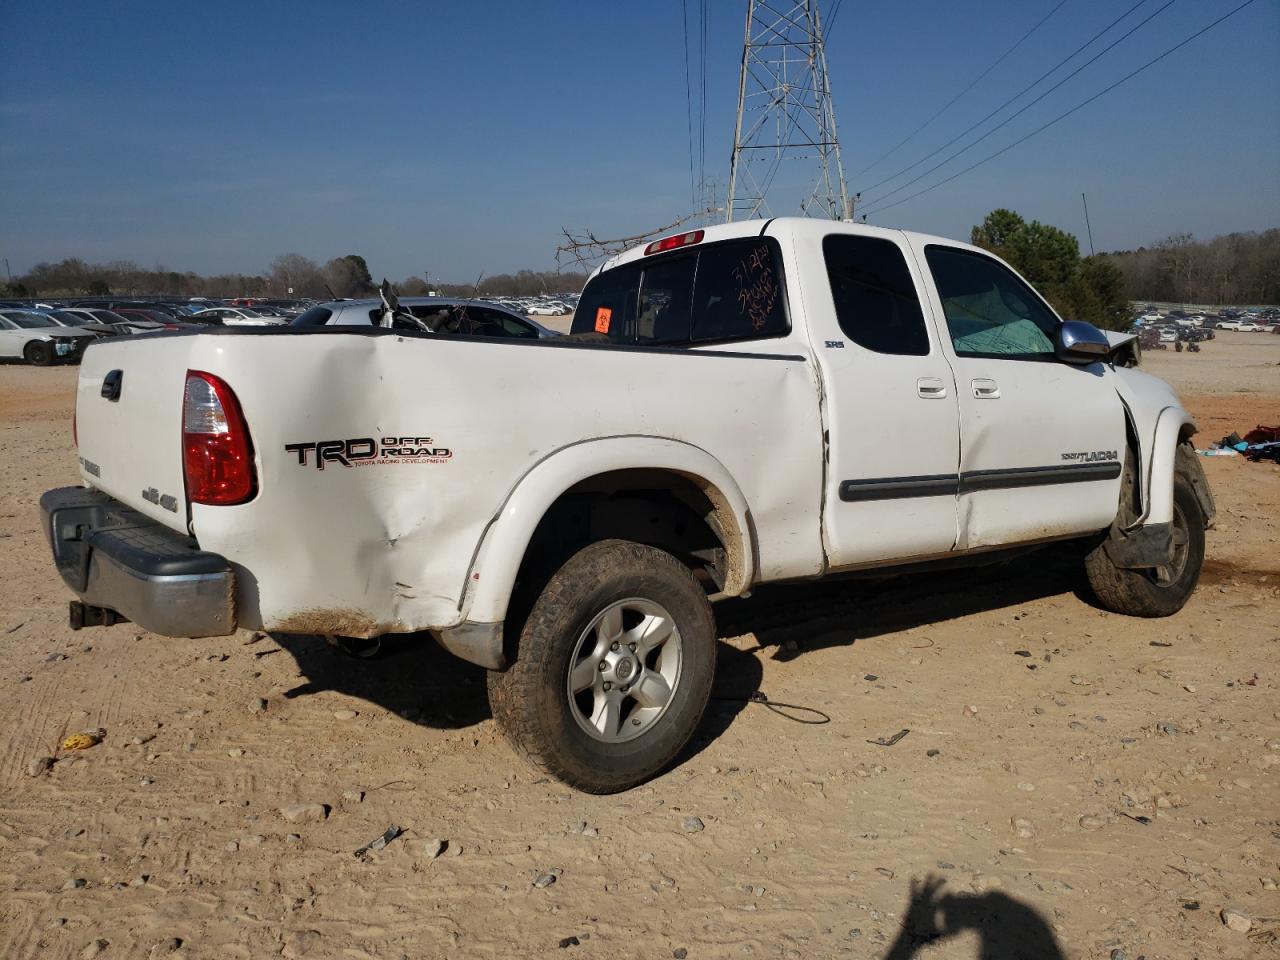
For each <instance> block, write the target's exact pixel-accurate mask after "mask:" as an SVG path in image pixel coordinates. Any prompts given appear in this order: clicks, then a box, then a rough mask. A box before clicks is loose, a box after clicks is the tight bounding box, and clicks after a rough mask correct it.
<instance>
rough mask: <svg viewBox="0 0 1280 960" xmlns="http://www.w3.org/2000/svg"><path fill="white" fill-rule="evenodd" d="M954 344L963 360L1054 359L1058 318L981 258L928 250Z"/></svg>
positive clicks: (1012, 278) (1001, 269) (949, 250)
mask: <svg viewBox="0 0 1280 960" xmlns="http://www.w3.org/2000/svg"><path fill="white" fill-rule="evenodd" d="M925 259H926V261H928V264H929V271H930V272H931V273H932V274H933V281H934V283H935V284H936V285H937V287H938V296H939V297H940V298H941V300H942V309H943V311H944V312H945V313H946V317H947V328H948V329H949V330H950V331H951V343H952V345H953V346H954V347H955V351H956V355H957V356H960V357H964V356H970V357H1009V358H1012V359H1016V358H1022V359H1027V360H1041V359H1045V358H1048V357H1052V356H1053V355H1054V353H1053V340H1054V335H1055V333H1056V332H1057V328H1058V319H1057V317H1055V316H1054V315H1053V311H1051V310H1050V309H1049V308H1048V307H1047V306H1045V303H1044V301H1043V300H1041V299H1040V297H1039V296H1038V295H1037V294H1036V292H1035V291H1034V290H1032V289H1031V288H1030V287H1028V286H1027V285H1026V284H1025V283H1023V282H1022V281H1021V280H1019V279H1018V277H1017V276H1015V275H1014V274H1013V273H1012V272H1011V271H1009V270H1008V269H1006V268H1005V267H1004V266H1002V265H1001V264H999V263H997V262H996V261H994V260H992V259H990V258H989V257H984V256H982V255H981V254H978V253H970V252H969V251H967V250H956V249H953V248H950V247H939V246H928V247H926V248H925Z"/></svg>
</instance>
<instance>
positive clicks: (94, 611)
mask: <svg viewBox="0 0 1280 960" xmlns="http://www.w3.org/2000/svg"><path fill="white" fill-rule="evenodd" d="M70 622H71V629H72V630H83V629H84V628H85V627H114V626H115V625H116V624H117V623H128V622H129V618H128V617H122V616H120V614H118V613H116V612H115V611H114V610H108V609H107V608H106V607H95V606H92V605H90V604H87V603H81V602H80V601H79V600H72V601H71V604H70Z"/></svg>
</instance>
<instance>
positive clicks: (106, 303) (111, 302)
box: [74, 297, 179, 319]
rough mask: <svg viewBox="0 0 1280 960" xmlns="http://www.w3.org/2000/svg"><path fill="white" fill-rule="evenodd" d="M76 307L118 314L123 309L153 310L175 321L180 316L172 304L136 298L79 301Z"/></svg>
mask: <svg viewBox="0 0 1280 960" xmlns="http://www.w3.org/2000/svg"><path fill="white" fill-rule="evenodd" d="M74 305H75V306H77V307H89V308H94V309H104V310H114V311H116V312H117V313H119V312H120V310H121V309H129V310H151V311H153V312H155V313H162V314H164V315H165V316H166V317H171V318H173V319H178V316H179V311H178V309H177V307H174V306H172V305H171V304H167V303H161V302H160V301H158V300H139V299H137V298H136V297H134V298H125V297H116V298H114V299H103V300H78V301H76V303H75V304H74Z"/></svg>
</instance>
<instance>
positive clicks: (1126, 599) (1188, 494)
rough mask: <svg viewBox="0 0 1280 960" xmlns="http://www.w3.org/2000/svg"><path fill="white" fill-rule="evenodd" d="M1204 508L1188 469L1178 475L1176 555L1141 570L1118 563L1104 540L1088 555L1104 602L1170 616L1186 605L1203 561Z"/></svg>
mask: <svg viewBox="0 0 1280 960" xmlns="http://www.w3.org/2000/svg"><path fill="white" fill-rule="evenodd" d="M1204 530H1205V517H1204V511H1203V510H1202V509H1201V507H1200V501H1199V499H1197V497H1196V494H1195V490H1193V489H1192V487H1191V481H1190V480H1189V479H1187V476H1186V474H1185V473H1176V474H1174V477H1173V557H1172V559H1171V560H1170V562H1169V564H1168V565H1166V566H1163V567H1155V568H1151V569H1142V570H1126V569H1123V568H1121V567H1117V566H1115V565H1114V564H1113V563H1112V562H1111V558H1110V556H1108V555H1107V551H1106V548H1105V546H1104V545H1103V544H1099V545H1098V546H1097V547H1095V548H1094V549H1093V550H1092V551H1091V552H1090V553H1089V555H1088V557H1086V558H1085V573H1086V574H1087V575H1088V578H1089V586H1091V587H1092V588H1093V592H1094V595H1095V596H1097V598H1098V600H1099V602H1100V603H1101V604H1102V605H1103V606H1104V607H1106V608H1107V609H1108V610H1110V611H1112V612H1114V613H1122V614H1125V615H1126V616H1130V617H1169V616H1172V615H1173V614H1175V613H1177V612H1178V611H1179V610H1181V609H1182V607H1183V605H1184V604H1185V603H1186V602H1187V600H1188V599H1190V597H1191V594H1192V593H1193V592H1194V591H1195V588H1196V584H1197V583H1199V582H1200V568H1201V567H1202V566H1203V565H1204Z"/></svg>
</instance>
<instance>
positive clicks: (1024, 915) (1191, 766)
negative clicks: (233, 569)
mask: <svg viewBox="0 0 1280 960" xmlns="http://www.w3.org/2000/svg"><path fill="white" fill-rule="evenodd" d="M1144 364H1145V367H1146V369H1148V370H1150V371H1151V372H1153V373H1156V374H1157V375H1160V376H1163V377H1166V378H1167V379H1169V380H1170V381H1171V382H1172V383H1173V384H1174V385H1175V386H1176V387H1178V388H1179V390H1180V391H1181V392H1182V393H1183V399H1184V402H1185V403H1186V404H1187V406H1188V408H1189V409H1190V410H1191V412H1192V414H1193V415H1194V416H1195V417H1196V418H1197V420H1198V422H1199V425H1200V428H1201V433H1200V435H1199V436H1198V437H1197V441H1198V443H1197V445H1198V446H1200V447H1204V446H1206V445H1207V444H1208V443H1209V442H1210V441H1211V440H1216V439H1219V438H1221V437H1222V436H1223V435H1224V434H1227V433H1230V432H1231V431H1233V430H1235V431H1238V432H1240V433H1241V434H1243V433H1244V432H1246V431H1247V430H1248V429H1250V428H1252V427H1253V426H1255V425H1256V424H1259V423H1268V424H1274V423H1280V366H1278V365H1277V364H1280V337H1277V336H1268V335H1265V334H1235V333H1224V334H1220V335H1219V337H1218V339H1217V340H1214V341H1212V342H1209V343H1206V344H1204V345H1203V350H1202V352H1200V353H1198V354H1191V353H1181V354H1177V353H1174V352H1172V351H1170V352H1167V353H1159V352H1153V353H1149V354H1147V355H1146V357H1145V358H1144ZM74 380H75V370H74V369H71V368H62V369H32V368H20V367H14V366H3V367H0V443H2V444H3V451H4V453H3V455H2V456H0V485H2V487H3V489H4V491H5V495H4V500H3V503H2V504H0V570H3V571H4V576H3V577H0V639H2V640H3V643H2V644H0V729H2V730H3V731H4V733H3V752H2V753H0V956H3V957H6V958H24V957H79V956H82V955H90V956H91V955H100V956H102V957H104V958H112V957H146V956H148V955H155V956H186V957H190V958H196V957H226V958H239V957H244V958H257V957H266V956H276V955H283V956H285V957H295V956H298V957H300V956H308V957H339V956H342V957H356V958H363V957H377V958H388V960H396V958H399V957H401V956H407V957H413V958H419V957H444V956H450V957H454V956H466V957H497V958H505V957H520V956H542V955H545V956H559V957H578V958H605V957H608V958H629V957H652V958H665V957H671V956H673V953H674V952H676V951H678V950H680V949H684V950H687V955H688V957H689V958H690V960H702V958H719V957H748V956H749V957H796V958H810V957H876V958H882V957H890V956H891V957H892V958H893V960H904V958H907V957H917V956H918V957H921V958H948V960H949V958H966V960H968V958H973V957H976V956H978V955H979V949H980V944H982V943H983V941H984V940H985V941H986V944H987V948H988V949H989V950H991V951H992V952H991V954H990V955H992V956H1006V955H1008V956H1012V955H1013V954H1002V953H1000V952H999V950H1001V949H1006V950H1007V949H1009V948H1010V947H1012V946H1013V945H1015V944H1017V945H1019V946H1021V947H1022V948H1023V950H1024V951H1025V952H1026V953H1025V955H1026V956H1028V957H1032V956H1035V957H1050V958H1052V957H1053V956H1054V953H1053V952H1052V950H1053V949H1055V948H1056V949H1057V950H1059V951H1060V952H1061V955H1062V956H1064V957H1070V958H1076V957H1079V958H1095V957H1097V958H1106V957H1110V956H1111V955H1112V951H1113V950H1117V949H1119V950H1123V951H1124V952H1125V954H1126V955H1127V957H1128V958H1130V960H1135V958H1137V957H1138V956H1140V955H1145V956H1146V957H1147V958H1149V960H1156V958H1192V957H1228V958H1231V957H1240V958H1244V957H1258V956H1272V955H1275V956H1280V946H1278V945H1277V941H1276V937H1277V935H1278V931H1280V893H1278V892H1277V891H1276V889H1275V884H1276V882H1277V881H1280V802H1278V801H1277V797H1280V695H1278V692H1277V691H1278V684H1277V677H1278V675H1280V467H1277V466H1274V465H1270V464H1250V463H1246V462H1244V461H1243V459H1242V458H1239V457H1232V458H1227V457H1223V458H1210V459H1208V460H1206V461H1205V469H1206V471H1207V473H1208V476H1209V480H1210V483H1211V484H1212V486H1213V490H1214V493H1215V496H1216V497H1217V500H1218V506H1219V516H1218V523H1217V525H1216V527H1215V529H1214V530H1212V531H1211V532H1210V533H1209V540H1208V544H1209V545H1208V561H1207V563H1206V568H1205V574H1204V577H1203V579H1202V581H1201V587H1200V589H1199V590H1198V591H1197V593H1196V595H1195V596H1194V597H1193V598H1192V600H1191V602H1190V603H1189V604H1188V606H1187V608H1186V609H1185V610H1184V611H1183V612H1182V613H1181V614H1179V615H1178V616H1176V617H1174V618H1172V619H1170V620H1156V621H1142V620H1133V619H1126V618H1123V617H1118V616H1115V615H1110V614H1107V613H1104V612H1102V611H1100V610H1099V609H1097V608H1096V607H1094V606H1092V605H1090V603H1089V601H1088V597H1087V589H1086V588H1085V586H1084V581H1083V575H1082V570H1081V567H1080V563H1079V556H1078V553H1077V552H1073V551H1072V550H1071V549H1053V550H1047V551H1043V552H1040V553H1037V554H1033V555H1031V556H1029V557H1026V558H1023V559H1021V560H1019V561H1016V562H1014V563H1012V564H1010V565H1007V566H997V567H990V568H986V569H980V570H971V571H965V572H959V573H950V574H941V575H933V576H930V577H913V578H903V579H899V580H894V581H890V582H885V583H873V582H860V581H852V582H829V583H822V584H814V585H800V586H792V587H773V588H768V589H763V590H760V591H758V592H757V593H756V595H755V596H754V597H752V598H751V599H749V600H736V601H732V602H729V603H725V604H721V605H719V606H718V607H717V611H716V613H717V620H718V624H719V632H720V636H721V638H722V640H723V642H722V644H721V651H720V661H719V674H718V679H717V685H716V691H715V696H716V697H717V698H718V699H717V700H716V701H715V702H713V704H712V706H711V709H710V711H709V714H708V718H707V720H706V722H705V724H704V726H703V728H702V730H701V731H700V733H699V736H698V738H697V740H696V741H695V743H694V745H693V747H692V748H691V749H690V750H689V751H688V754H687V756H686V757H685V758H684V759H683V760H682V761H681V762H680V763H679V764H678V765H677V766H676V767H675V768H674V769H673V770H672V771H670V772H668V773H667V774H666V775H664V776H662V777H660V778H658V779H657V780H655V781H653V782H652V783H650V784H648V785H646V786H643V787H641V788H639V789H636V790H632V791H630V792H628V793H625V794H621V795H618V796H613V797H589V796H584V795H580V794H576V793H572V792H570V791H568V790H567V789H565V788H564V787H562V786H560V785H558V784H556V783H554V782H552V781H549V780H547V779H546V778H544V777H541V776H540V775H539V774H538V773H537V772H535V771H533V770H532V769H531V768H529V767H527V766H526V765H524V763H523V762H522V761H520V760H519V759H518V758H517V757H516V756H515V755H514V754H513V753H512V752H511V750H510V749H509V748H508V747H507V746H506V745H505V743H504V742H503V741H502V740H501V738H500V736H499V735H498V734H497V731H496V729H495V727H494V724H493V721H492V720H491V719H490V718H489V714H488V708H487V705H486V702H485V694H484V682H483V676H482V673H481V671H479V670H478V669H475V668H472V667H469V666H467V665H465V664H463V663H461V662H459V661H456V660H454V659H452V658H451V657H449V656H448V655H446V654H444V653H443V652H442V651H440V650H438V649H437V648H436V647H435V646H434V645H433V644H430V643H424V642H420V641H418V642H415V641H413V640H409V641H402V642H398V643H395V644H393V645H392V649H391V650H390V652H389V653H388V655H387V656H385V657H384V658H382V659H379V660H374V661H367V662H366V661H353V660H349V659H344V658H341V657H340V656H338V655H337V654H333V653H331V652H330V651H329V650H328V648H327V647H326V646H325V645H324V644H323V642H319V641H315V640H308V639H304V638H291V637H279V638H264V639H258V640H254V639H253V637H252V636H251V635H250V634H248V633H244V632H241V633H239V634H237V635H235V636H232V637H226V638H220V639H214V640H202V641H192V640H171V639H166V638H162V637H158V636H154V635H151V634H147V633H142V632H140V631H138V630H137V628H135V627H134V626H133V625H131V624H124V625H120V626H116V627H111V628H107V629H98V630H89V631H84V632H80V633H74V632H72V631H70V630H69V629H68V628H67V627H66V625H65V622H66V601H67V600H68V599H69V595H68V593H67V591H65V590H64V589H63V587H62V584H61V582H60V580H59V579H58V577H57V574H56V573H55V571H54V570H53V567H52V564H51V562H50V560H49V557H48V552H47V549H46V547H45V544H44V541H43V537H42V535H41V533H40V531H39V529H38V526H37V522H36V502H37V500H38V498H39V495H40V493H41V492H42V491H44V490H45V489H47V488H49V487H52V486H58V485H63V484H68V483H74V482H76V479H77V477H76V472H75V469H74V453H73V451H72V449H71V424H70V419H71V391H72V387H73V384H74ZM756 689H760V690H763V691H764V692H765V693H766V694H767V695H768V697H769V699H770V700H772V701H776V702H778V704H779V706H778V707H777V708H776V709H770V708H769V707H768V706H766V705H764V704H760V703H747V702H745V701H746V698H747V696H748V695H749V694H751V693H752V691H754V690H756ZM262 700H265V708H263V706H262V703H261V701H262ZM782 703H785V704H794V705H797V707H799V708H806V709H794V708H792V709H786V708H783V707H781V706H780V704H782ZM813 711H819V712H820V713H815V712H813ZM824 715H825V716H828V717H830V722H829V723H799V722H794V720H797V719H798V720H809V721H812V720H815V719H821V717H822V716H824ZM95 728H102V729H103V730H105V739H104V740H103V742H102V743H101V744H99V745H97V746H94V747H92V748H90V749H88V750H85V751H82V752H79V753H71V752H67V751H60V750H58V749H57V746H58V744H59V742H60V741H61V739H62V738H63V737H64V736H65V735H67V734H69V733H75V732H79V731H82V730H93V729H95ZM901 730H908V731H909V733H907V734H906V735H905V736H904V737H903V738H902V739H900V740H898V741H897V742H896V743H895V744H894V745H892V746H880V745H877V744H874V743H869V742H868V741H872V740H875V739H877V738H890V737H891V736H892V735H893V734H896V733H898V732H899V731H901ZM43 756H54V757H56V758H57V763H56V764H55V765H54V766H53V768H52V769H51V770H49V771H47V772H40V773H38V775H36V776H32V775H30V774H31V769H30V765H31V763H32V761H34V760H37V759H38V758H40V757H43ZM298 803H319V804H325V805H327V807H328V815H327V818H325V819H322V820H310V821H309V820H306V819H303V820H301V821H298V822H292V821H286V820H285V819H283V818H282V816H281V814H280V809H281V808H282V807H286V806H289V805H292V804H298ZM695 818H696V819H695ZM392 824H395V825H398V826H400V827H402V828H404V833H403V834H402V835H401V836H400V837H398V838H397V839H395V840H393V841H392V842H391V843H390V844H389V845H388V846H387V847H386V848H385V849H384V850H381V851H378V852H374V853H371V854H369V855H368V856H367V858H363V859H361V858H357V857H355V856H353V851H355V850H356V849H357V848H358V847H361V846H363V845H364V844H367V843H368V842H369V841H371V840H373V839H374V838H375V837H377V836H378V835H379V834H381V833H383V831H385V830H386V829H387V828H388V826H390V825H392ZM584 825H585V829H584ZM436 840H443V841H445V845H444V847H443V850H442V852H441V853H440V854H439V855H438V856H435V857H433V856H432V853H433V852H434V850H435V849H436V847H437V845H436V844H434V843H433V841H436ZM930 877H933V878H936V879H937V880H939V881H941V882H942V885H941V886H937V887H936V888H935V887H934V886H931V885H928V884H927V883H926V881H927V880H928V878H930ZM540 878H541V880H540ZM548 878H551V882H547V881H548ZM535 881H539V882H538V883H535ZM913 893H914V894H915V895H916V896H915V902H914V904H913ZM929 897H932V898H933V900H934V901H936V902H934V903H929V902H926V900H927V898H929ZM935 906H936V907H937V908H938V909H937V910H936V911H935V910H934V909H933V908H934V907H935ZM1224 908H1232V909H1236V910H1239V911H1240V912H1241V913H1243V914H1244V915H1246V916H1248V917H1250V918H1251V926H1252V929H1250V930H1249V931H1248V932H1245V931H1241V930H1234V929H1230V928H1228V927H1227V926H1226V925H1225V924H1224V923H1223V920H1222V917H1221V911H1222V910H1223V909H1224ZM908 911H912V913H913V916H917V917H919V916H924V915H928V916H930V917H931V918H932V917H934V915H935V913H936V914H937V916H938V917H940V918H942V917H945V920H941V919H940V920H939V922H940V923H943V924H944V925H945V926H946V927H947V930H946V935H945V936H942V937H940V938H938V939H934V940H930V939H929V938H928V937H927V936H926V935H925V934H924V932H923V930H922V928H917V927H914V926H913V927H912V930H913V931H915V932H914V933H913V934H909V935H905V936H904V935H902V934H901V932H900V931H901V927H902V921H903V918H904V916H906V915H907V914H908ZM1240 925H1241V926H1243V924H1240ZM175 939H176V940H180V941H181V946H180V947H178V948H177V949H178V952H176V953H175V952H173V951H172V950H171V948H172V947H174V946H175V944H174V942H173V941H174V940H175ZM153 948H155V952H154V953H153ZM95 951H96V953H95Z"/></svg>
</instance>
